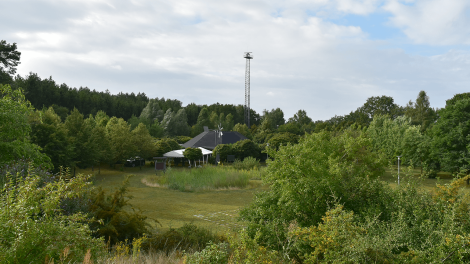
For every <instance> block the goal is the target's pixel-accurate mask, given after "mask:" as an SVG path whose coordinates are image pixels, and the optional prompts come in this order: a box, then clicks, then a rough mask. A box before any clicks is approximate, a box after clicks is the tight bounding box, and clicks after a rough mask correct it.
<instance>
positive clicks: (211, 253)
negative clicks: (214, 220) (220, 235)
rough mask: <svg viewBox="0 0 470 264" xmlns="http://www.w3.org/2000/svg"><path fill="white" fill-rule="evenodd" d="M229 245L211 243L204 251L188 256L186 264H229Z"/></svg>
mask: <svg viewBox="0 0 470 264" xmlns="http://www.w3.org/2000/svg"><path fill="white" fill-rule="evenodd" d="M228 260H229V245H228V244H227V243H219V244H215V243H213V242H212V241H209V244H208V245H207V246H206V248H204V249H203V250H201V251H199V252H195V253H193V254H190V255H186V259H185V261H184V262H183V263H185V264H212V263H220V264H225V263H228Z"/></svg>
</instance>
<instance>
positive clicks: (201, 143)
mask: <svg viewBox="0 0 470 264" xmlns="http://www.w3.org/2000/svg"><path fill="white" fill-rule="evenodd" d="M245 139H248V138H246V137H245V136H244V135H242V134H240V133H238V132H236V131H222V142H219V143H221V144H233V143H235V142H237V141H240V140H245ZM182 146H183V147H185V148H195V147H202V148H206V149H214V148H215V147H216V144H215V132H214V131H205V132H202V133H201V134H199V135H197V136H195V137H194V138H192V139H191V140H190V141H188V142H186V143H184V144H182Z"/></svg>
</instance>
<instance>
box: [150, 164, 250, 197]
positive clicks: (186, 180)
mask: <svg viewBox="0 0 470 264" xmlns="http://www.w3.org/2000/svg"><path fill="white" fill-rule="evenodd" d="M258 175H259V172H258V170H257V169H255V170H237V169H235V168H232V167H228V166H217V167H216V166H205V167H203V168H195V169H185V170H179V169H171V168H170V169H168V170H167V172H166V173H165V174H164V175H163V176H161V177H152V178H148V179H146V181H147V182H149V185H152V184H154V185H159V186H167V187H168V188H169V189H173V190H180V191H190V192H192V191H199V190H206V189H231V188H245V187H246V186H247V185H248V182H249V180H250V178H253V177H258Z"/></svg>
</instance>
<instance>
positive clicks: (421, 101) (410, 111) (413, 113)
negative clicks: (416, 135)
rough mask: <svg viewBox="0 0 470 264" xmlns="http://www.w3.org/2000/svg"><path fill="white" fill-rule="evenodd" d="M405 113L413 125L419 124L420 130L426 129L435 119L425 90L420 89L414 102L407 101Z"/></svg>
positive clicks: (434, 113) (435, 115)
mask: <svg viewBox="0 0 470 264" xmlns="http://www.w3.org/2000/svg"><path fill="white" fill-rule="evenodd" d="M405 115H406V116H407V117H409V118H411V123H412V124H413V125H419V126H421V131H422V132H424V131H426V130H427V129H428V128H429V127H430V126H431V125H432V124H433V123H434V121H436V120H437V113H436V111H435V110H434V109H432V108H431V103H430V102H429V96H427V94H426V92H425V91H420V92H419V94H418V97H417V98H416V102H415V103H413V102H411V101H410V102H409V103H408V105H407V106H406V108H405Z"/></svg>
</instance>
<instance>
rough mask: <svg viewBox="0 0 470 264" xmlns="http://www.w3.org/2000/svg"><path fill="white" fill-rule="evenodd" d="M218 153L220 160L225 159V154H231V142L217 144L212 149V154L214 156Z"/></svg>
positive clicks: (223, 160)
mask: <svg viewBox="0 0 470 264" xmlns="http://www.w3.org/2000/svg"><path fill="white" fill-rule="evenodd" d="M217 154H219V156H220V161H222V162H225V161H227V155H233V148H232V145H231V144H219V145H217V147H215V148H214V150H212V156H213V157H215V156H217Z"/></svg>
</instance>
